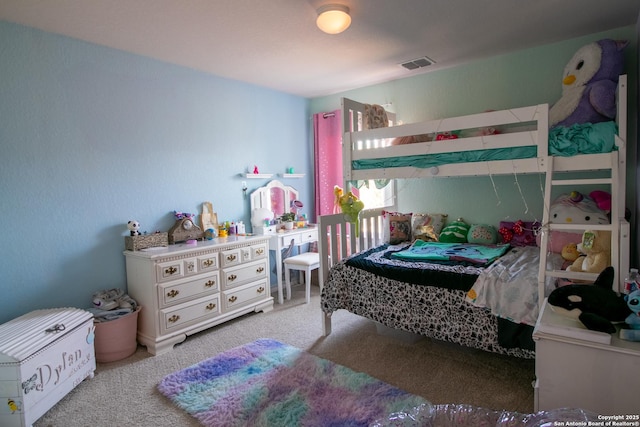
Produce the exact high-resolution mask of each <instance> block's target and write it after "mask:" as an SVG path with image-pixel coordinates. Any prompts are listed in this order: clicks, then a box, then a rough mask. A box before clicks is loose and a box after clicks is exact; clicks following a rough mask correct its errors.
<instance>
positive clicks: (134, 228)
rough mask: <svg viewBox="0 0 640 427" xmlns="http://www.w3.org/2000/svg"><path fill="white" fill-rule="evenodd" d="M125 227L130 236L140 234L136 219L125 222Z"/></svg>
mask: <svg viewBox="0 0 640 427" xmlns="http://www.w3.org/2000/svg"><path fill="white" fill-rule="evenodd" d="M127 228H128V229H129V234H130V235H131V236H139V235H140V223H139V222H138V221H129V222H127Z"/></svg>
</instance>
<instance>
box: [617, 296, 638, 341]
mask: <svg viewBox="0 0 640 427" xmlns="http://www.w3.org/2000/svg"><path fill="white" fill-rule="evenodd" d="M624 299H625V301H626V302H627V307H629V310H631V314H629V315H628V316H627V318H626V319H625V323H626V324H627V326H628V328H622V329H620V339H623V340H626V341H640V289H636V290H634V291H632V292H631V293H630V294H629V295H625V297H624Z"/></svg>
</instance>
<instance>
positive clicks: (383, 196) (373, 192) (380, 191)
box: [351, 179, 395, 209]
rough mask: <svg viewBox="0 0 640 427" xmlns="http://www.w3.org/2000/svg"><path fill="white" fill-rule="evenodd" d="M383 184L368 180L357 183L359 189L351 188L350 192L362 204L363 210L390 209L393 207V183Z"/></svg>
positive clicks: (391, 181)
mask: <svg viewBox="0 0 640 427" xmlns="http://www.w3.org/2000/svg"><path fill="white" fill-rule="evenodd" d="M383 184H384V182H382V181H376V180H373V179H370V180H368V181H359V182H358V186H359V187H360V188H355V187H353V188H352V189H351V191H352V192H353V194H355V195H356V196H357V197H358V198H359V199H360V200H362V202H363V203H364V206H365V209H375V208H390V207H392V206H394V205H395V181H393V180H390V181H387V183H386V185H384V186H383V187H382V188H378V187H380V186H382V185H383Z"/></svg>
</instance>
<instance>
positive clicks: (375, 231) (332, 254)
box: [318, 209, 384, 336]
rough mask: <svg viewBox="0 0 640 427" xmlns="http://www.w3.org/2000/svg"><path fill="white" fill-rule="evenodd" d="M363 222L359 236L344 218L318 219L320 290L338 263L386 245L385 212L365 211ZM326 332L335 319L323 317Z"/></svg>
mask: <svg viewBox="0 0 640 427" xmlns="http://www.w3.org/2000/svg"><path fill="white" fill-rule="evenodd" d="M359 218H360V220H359V225H358V233H357V235H356V225H355V224H354V223H351V222H349V221H348V220H347V218H346V217H345V215H344V214H333V215H322V216H320V217H319V218H318V228H319V229H318V251H319V253H320V269H319V271H318V279H319V282H320V290H322V288H323V287H324V283H325V281H326V280H327V278H328V276H329V269H331V267H332V266H333V265H334V264H335V263H337V262H338V261H340V260H342V259H344V258H347V257H349V256H351V255H353V254H355V253H357V252H360V251H363V250H366V249H369V248H372V247H375V246H378V245H381V244H382V242H383V239H384V234H383V227H382V209H367V210H363V211H362V212H360V216H359ZM322 328H323V333H324V335H325V336H326V335H329V334H330V333H331V315H328V314H325V313H322Z"/></svg>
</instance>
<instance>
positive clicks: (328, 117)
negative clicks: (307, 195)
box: [313, 110, 343, 222]
mask: <svg viewBox="0 0 640 427" xmlns="http://www.w3.org/2000/svg"><path fill="white" fill-rule="evenodd" d="M313 133H314V154H315V156H314V159H315V171H316V172H315V180H314V182H315V195H316V203H315V205H316V220H315V222H317V218H318V216H320V215H328V214H332V213H333V203H334V196H333V187H334V186H336V185H339V186H340V187H342V186H343V182H342V135H341V134H342V128H341V126H340V110H335V111H332V112H329V113H318V114H314V115H313Z"/></svg>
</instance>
